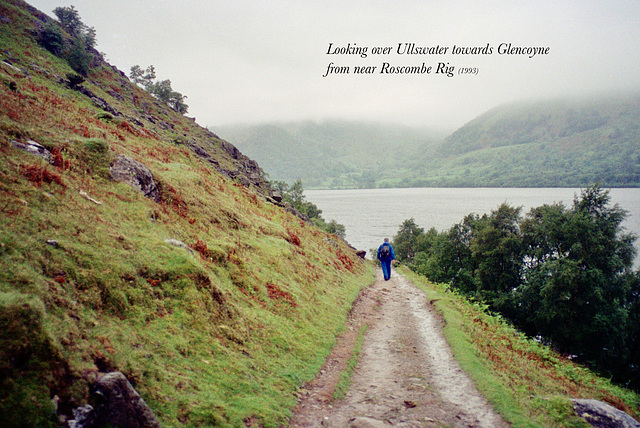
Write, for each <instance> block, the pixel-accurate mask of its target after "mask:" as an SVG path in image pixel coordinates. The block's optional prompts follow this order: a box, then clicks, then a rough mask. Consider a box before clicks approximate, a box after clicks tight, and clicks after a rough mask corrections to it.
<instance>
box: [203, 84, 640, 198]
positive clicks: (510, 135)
mask: <svg viewBox="0 0 640 428" xmlns="http://www.w3.org/2000/svg"><path fill="white" fill-rule="evenodd" d="M639 118H640V93H632V94H617V95H610V96H606V97H605V96H602V97H584V98H572V99H569V98H564V99H556V100H547V101H537V102H518V103H511V104H506V105H503V106H499V107H496V108H494V109H492V110H489V111H488V112H486V113H484V114H482V115H481V116H478V117H477V118H476V119H474V120H472V121H470V122H469V123H467V124H466V125H464V126H462V127H461V128H459V129H458V130H456V131H455V132H454V133H452V134H451V135H449V136H448V137H446V138H442V137H443V136H441V135H440V136H439V135H437V134H435V133H433V132H428V131H425V130H418V129H415V128H409V127H403V126H392V125H383V124H374V123H367V122H347V121H342V122H341V121H330V122H325V123H314V122H292V123H281V124H265V125H256V126H234V127H221V128H216V129H215V130H214V131H215V132H216V133H218V134H219V135H220V136H222V137H223V138H225V139H227V140H229V141H231V142H233V143H234V144H235V145H236V146H238V147H239V148H240V149H241V150H242V151H243V152H244V153H246V154H247V155H248V156H250V157H251V158H253V159H255V160H256V161H257V162H258V163H259V164H260V166H261V167H262V169H264V171H265V172H266V173H267V174H268V175H269V177H270V178H271V179H272V180H282V181H287V182H293V181H295V180H296V179H298V178H301V179H302V181H303V183H304V185H305V187H306V188H358V187H367V188H372V187H508V186H513V187H585V186H589V185H592V184H595V183H600V184H601V185H602V186H606V187H636V186H640V120H639Z"/></svg>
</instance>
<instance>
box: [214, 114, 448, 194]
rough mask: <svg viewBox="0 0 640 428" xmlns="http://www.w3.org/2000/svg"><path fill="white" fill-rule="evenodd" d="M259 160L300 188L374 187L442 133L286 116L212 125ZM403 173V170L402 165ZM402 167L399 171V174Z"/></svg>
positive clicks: (272, 173)
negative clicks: (276, 119)
mask: <svg viewBox="0 0 640 428" xmlns="http://www.w3.org/2000/svg"><path fill="white" fill-rule="evenodd" d="M213 131H215V132H216V133H217V134H218V135H220V136H221V137H223V138H225V139H226V140H228V141H232V142H233V143H234V144H235V145H236V146H237V147H238V148H239V149H240V150H241V151H242V152H243V153H246V154H247V155H248V156H249V157H251V158H252V159H255V160H256V161H258V163H259V164H260V167H261V168H262V169H263V170H264V171H265V172H266V173H267V174H268V176H269V177H270V178H271V179H272V180H277V181H287V182H293V181H295V180H297V179H302V181H303V183H304V186H305V188H358V187H376V186H377V185H379V183H380V180H381V178H387V179H393V177H394V176H395V175H397V174H398V168H399V166H400V165H402V164H403V163H406V160H407V159H408V158H410V157H412V156H413V155H414V154H416V153H418V150H419V149H420V148H421V147H423V146H424V145H425V144H429V143H435V142H437V141H439V140H441V139H442V137H444V135H442V134H437V133H434V132H429V131H424V130H420V129H415V128H410V127H406V126H400V125H390V124H379V123H373V122H349V121H326V122H322V123H316V122H311V121H305V122H287V123H271V124H263V125H253V126H243V125H238V126H226V127H216V128H214V129H213ZM404 173H408V171H405V172H404ZM404 173H403V174H402V175H404Z"/></svg>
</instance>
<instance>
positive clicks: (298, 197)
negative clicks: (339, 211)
mask: <svg viewBox="0 0 640 428" xmlns="http://www.w3.org/2000/svg"><path fill="white" fill-rule="evenodd" d="M272 186H273V188H274V189H277V190H278V191H279V192H280V193H281V194H282V200H283V201H284V202H285V203H286V204H289V205H290V206H291V207H293V208H294V209H295V210H296V211H298V212H299V213H301V214H303V215H305V216H307V217H309V219H310V220H311V221H312V222H313V223H314V224H315V225H316V226H318V227H319V228H321V229H322V230H324V231H326V232H328V233H332V234H334V235H338V236H339V237H341V238H344V237H345V236H346V233H347V230H346V228H345V227H344V225H342V224H340V223H338V222H337V221H335V220H331V221H329V222H327V221H326V220H325V219H324V218H323V217H322V216H321V214H322V210H321V209H320V208H318V206H317V205H316V204H314V203H313V202H310V201H307V198H306V196H305V195H304V187H303V185H302V180H296V181H295V182H294V183H293V184H292V185H291V186H289V185H288V184H287V183H285V182H284V181H277V182H273V183H272Z"/></svg>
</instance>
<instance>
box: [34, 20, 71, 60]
mask: <svg viewBox="0 0 640 428" xmlns="http://www.w3.org/2000/svg"><path fill="white" fill-rule="evenodd" d="M38 42H39V43H40V44H41V45H42V46H43V47H44V48H45V49H46V50H48V51H49V52H51V53H52V54H54V55H55V56H61V55H62V53H63V52H64V47H65V43H64V36H63V35H62V30H60V27H59V26H58V25H57V24H55V23H53V22H47V24H46V25H45V27H44V29H43V30H42V31H41V32H40V34H39V35H38Z"/></svg>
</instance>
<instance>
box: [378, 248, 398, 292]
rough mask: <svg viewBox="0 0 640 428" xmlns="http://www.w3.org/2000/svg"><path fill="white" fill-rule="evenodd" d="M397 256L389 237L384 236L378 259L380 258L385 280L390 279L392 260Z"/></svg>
mask: <svg viewBox="0 0 640 428" xmlns="http://www.w3.org/2000/svg"><path fill="white" fill-rule="evenodd" d="M395 258H396V253H395V252H394V251H393V247H392V246H391V244H389V238H384V243H383V244H382V245H380V247H378V260H380V265H381V266H382V273H383V274H384V280H385V281H389V278H391V260H395Z"/></svg>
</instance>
